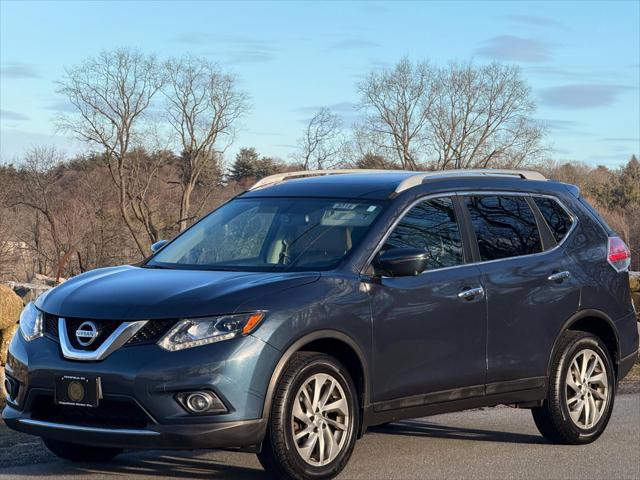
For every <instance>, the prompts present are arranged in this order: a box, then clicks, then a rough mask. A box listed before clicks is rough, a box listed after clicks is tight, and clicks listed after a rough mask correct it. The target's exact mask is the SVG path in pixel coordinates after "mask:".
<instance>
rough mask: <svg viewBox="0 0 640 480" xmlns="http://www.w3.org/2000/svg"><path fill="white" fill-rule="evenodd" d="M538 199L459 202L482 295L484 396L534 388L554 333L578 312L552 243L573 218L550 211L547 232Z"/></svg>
mask: <svg viewBox="0 0 640 480" xmlns="http://www.w3.org/2000/svg"><path fill="white" fill-rule="evenodd" d="M538 200H540V201H542V200H544V199H543V198H542V197H540V198H539V199H537V200H536V199H533V198H531V197H528V196H526V195H519V194H509V193H505V194H473V195H466V196H464V202H463V203H464V205H465V206H466V209H467V214H468V218H469V222H470V224H471V227H472V231H473V233H475V236H476V240H477V241H476V244H475V246H476V252H475V255H476V257H477V260H479V261H480V262H479V263H478V267H479V269H480V271H481V274H482V282H483V284H484V288H485V290H486V295H487V307H488V310H487V312H488V331H487V336H488V337H487V367H488V370H487V394H492V393H501V392H505V391H511V390H520V389H526V388H535V387H537V386H541V383H543V382H544V376H545V375H546V368H547V362H548V360H549V355H550V353H551V349H552V346H553V342H554V340H555V337H556V334H557V332H558V331H559V328H560V326H561V325H562V324H563V323H564V322H565V321H566V320H567V319H568V318H569V317H570V316H571V315H572V314H573V313H574V312H575V311H576V310H577V308H578V302H579V296H580V289H579V286H578V284H577V281H576V279H575V278H574V276H572V274H573V273H574V272H572V268H571V261H570V259H569V257H568V256H567V255H566V254H565V252H564V251H563V249H562V248H561V246H560V245H559V242H561V241H562V239H563V237H564V236H565V235H566V234H567V233H568V232H569V230H570V229H571V222H572V221H573V220H572V218H571V217H570V216H568V214H567V213H566V212H564V211H562V212H560V211H555V213H554V214H553V215H555V217H554V218H555V221H556V222H557V225H556V227H557V232H553V231H551V229H550V228H549V226H548V224H547V222H546V221H545V219H544V217H543V215H541V213H540V210H539V209H538V207H537V205H536V201H538ZM541 205H542V203H541ZM554 205H557V204H555V203H554V204H551V205H549V204H546V207H545V208H550V209H551V210H553V208H555V207H554ZM558 207H559V205H558ZM563 215H564V216H563ZM550 221H551V220H550ZM563 222H564V223H563ZM554 235H557V238H556V237H555V236H554Z"/></svg>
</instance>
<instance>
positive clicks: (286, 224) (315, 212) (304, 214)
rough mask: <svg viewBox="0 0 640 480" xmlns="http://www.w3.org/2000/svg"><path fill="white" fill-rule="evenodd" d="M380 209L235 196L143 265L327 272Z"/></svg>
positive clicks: (314, 200)
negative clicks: (236, 197)
mask: <svg viewBox="0 0 640 480" xmlns="http://www.w3.org/2000/svg"><path fill="white" fill-rule="evenodd" d="M382 208H383V203H381V202H375V201H366V202H365V201H361V202H353V201H350V200H344V199H324V198H322V199H319V198H268V197H267V198H246V199H243V198H239V199H236V200H233V201H231V202H229V203H227V204H226V205H223V206H222V207H220V208H219V209H218V210H215V211H214V212H212V213H211V214H210V215H209V216H207V217H205V218H204V219H203V220H202V221H200V222H198V223H197V224H195V225H194V226H193V227H191V228H190V229H189V230H187V231H186V232H185V233H183V234H182V235H180V236H179V237H178V238H176V239H175V240H174V241H173V242H171V243H170V244H169V245H167V246H166V247H165V248H163V249H162V250H160V251H159V252H158V253H157V254H156V255H155V256H153V257H152V258H151V259H150V260H149V261H148V262H147V263H146V264H145V266H146V267H157V268H176V269H178V268H181V269H200V270H234V271H302V270H328V269H331V268H333V267H335V266H336V265H337V264H338V262H339V261H340V260H342V258H343V257H344V256H345V255H346V254H347V253H349V252H350V251H351V250H352V249H353V248H354V247H356V245H357V244H358V243H359V242H360V239H361V238H362V237H363V236H364V234H365V232H366V231H367V230H368V229H369V226H370V225H371V223H372V222H373V220H374V219H375V218H376V217H377V216H378V214H379V213H380V212H381V211H382Z"/></svg>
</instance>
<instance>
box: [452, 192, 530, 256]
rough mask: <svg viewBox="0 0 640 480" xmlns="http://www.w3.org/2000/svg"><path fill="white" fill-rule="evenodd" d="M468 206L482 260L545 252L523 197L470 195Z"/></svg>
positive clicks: (467, 200)
mask: <svg viewBox="0 0 640 480" xmlns="http://www.w3.org/2000/svg"><path fill="white" fill-rule="evenodd" d="M465 204H466V206H467V209H468V211H469V215H470V218H471V223H472V225H473V229H474V230H475V232H476V238H477V240H478V250H479V251H480V258H481V259H482V260H483V261H487V260H499V259H501V258H510V257H517V256H520V255H530V254H532V253H539V252H541V251H542V242H541V241H540V233H539V232H538V227H537V225H536V219H535V216H534V214H533V211H532V210H531V208H529V204H528V203H527V201H526V200H525V198H524V197H520V196H508V195H486V196H485V195H482V196H481V195H478V196H469V197H466V198H465Z"/></svg>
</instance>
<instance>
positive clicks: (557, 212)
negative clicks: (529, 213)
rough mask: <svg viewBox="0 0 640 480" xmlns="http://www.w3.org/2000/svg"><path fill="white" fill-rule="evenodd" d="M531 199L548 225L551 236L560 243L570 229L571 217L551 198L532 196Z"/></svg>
mask: <svg viewBox="0 0 640 480" xmlns="http://www.w3.org/2000/svg"><path fill="white" fill-rule="evenodd" d="M533 201H534V202H536V205H537V207H538V210H540V213H541V214H542V216H543V217H544V219H545V221H546V222H547V225H549V228H550V229H551V233H552V234H553V238H555V239H556V242H558V243H560V242H561V241H562V239H563V238H564V237H565V236H566V235H567V233H569V230H571V224H572V223H573V219H572V218H571V216H570V215H569V214H568V213H567V211H566V210H565V209H564V208H562V206H560V204H559V203H558V202H556V201H555V200H553V199H551V198H544V197H534V198H533Z"/></svg>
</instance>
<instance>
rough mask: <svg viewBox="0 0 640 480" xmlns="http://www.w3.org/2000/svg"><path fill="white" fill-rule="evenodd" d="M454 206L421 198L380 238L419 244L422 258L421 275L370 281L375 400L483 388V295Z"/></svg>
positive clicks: (403, 402)
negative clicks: (425, 261) (424, 261)
mask: <svg viewBox="0 0 640 480" xmlns="http://www.w3.org/2000/svg"><path fill="white" fill-rule="evenodd" d="M456 210H457V208H456V207H455V201H454V199H452V198H451V197H437V198H431V199H426V200H424V201H421V202H419V203H417V204H416V205H415V206H414V207H413V208H411V209H410V210H409V212H407V214H406V215H405V216H404V217H403V218H402V219H401V220H400V222H399V223H398V224H397V225H396V226H395V227H394V229H393V231H392V232H391V233H390V235H389V236H388V238H387V240H386V241H385V243H384V244H383V246H382V250H386V249H392V248H407V247H411V248H421V249H424V250H425V251H426V252H428V253H429V262H428V267H427V269H426V270H425V271H424V272H423V273H421V274H420V275H417V276H408V277H395V278H393V277H382V278H379V279H377V282H372V283H370V284H369V292H370V296H371V309H372V316H373V362H374V365H373V385H372V387H373V399H374V402H389V401H392V403H397V406H412V405H419V404H424V403H429V402H430V401H434V402H436V401H442V400H447V399H455V398H459V396H460V395H463V396H475V395H482V394H483V393H484V380H485V374H486V305H485V297H484V291H483V289H482V284H481V279H480V273H479V271H478V269H477V267H476V266H474V265H467V264H465V262H466V260H467V259H468V253H467V252H465V250H466V249H465V248H463V241H462V235H461V233H460V228H459V225H458V220H457V215H456ZM461 387H464V388H465V390H464V391H462V392H461V391H460V390H459V389H460V388H461ZM425 394H430V395H425ZM407 397H413V398H407ZM394 400H395V401H397V402H393V401H394ZM387 406H388V405H387Z"/></svg>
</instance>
